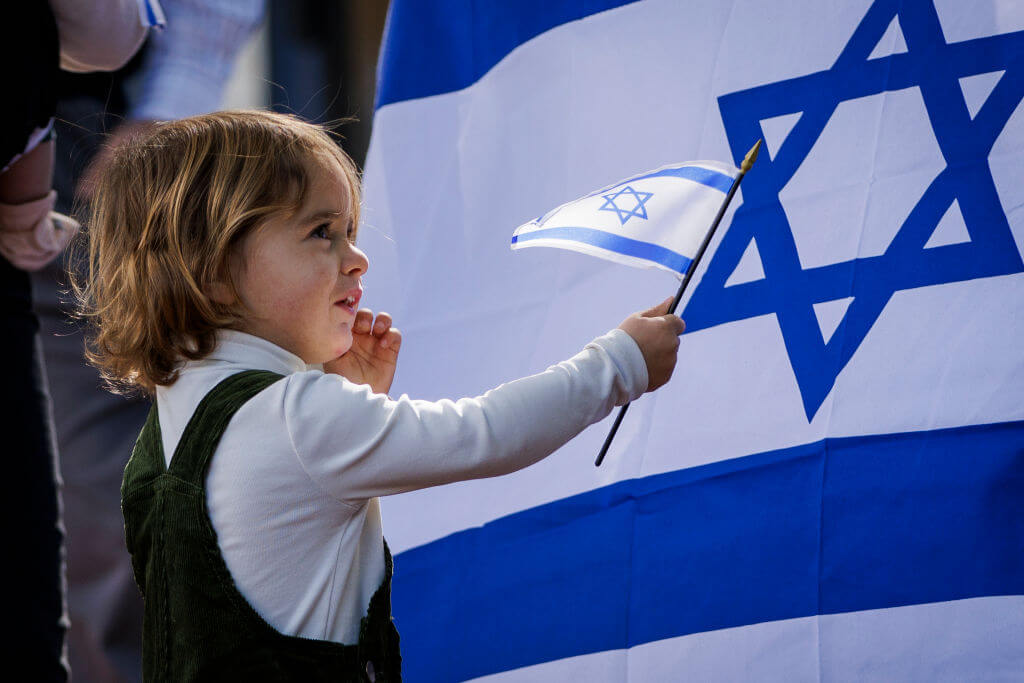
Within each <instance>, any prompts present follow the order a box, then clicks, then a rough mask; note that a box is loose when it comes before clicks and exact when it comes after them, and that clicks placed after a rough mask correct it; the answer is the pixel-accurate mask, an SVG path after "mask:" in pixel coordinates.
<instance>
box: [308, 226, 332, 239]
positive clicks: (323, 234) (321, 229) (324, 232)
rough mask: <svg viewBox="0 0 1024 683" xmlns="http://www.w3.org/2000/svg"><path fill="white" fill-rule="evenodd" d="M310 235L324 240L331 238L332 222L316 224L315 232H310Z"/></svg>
mask: <svg viewBox="0 0 1024 683" xmlns="http://www.w3.org/2000/svg"><path fill="white" fill-rule="evenodd" d="M309 236H310V237H317V238H319V239H324V240H329V239H331V224H330V223H324V224H322V225H318V226H316V228H314V229H313V232H311V233H309Z"/></svg>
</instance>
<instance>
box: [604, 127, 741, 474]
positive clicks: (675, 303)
mask: <svg viewBox="0 0 1024 683" xmlns="http://www.w3.org/2000/svg"><path fill="white" fill-rule="evenodd" d="M760 149H761V141H760V140H758V141H757V142H755V143H754V146H753V147H751V148H750V151H749V152H747V156H745V157H744V158H743V163H742V164H740V172H739V174H738V175H737V176H736V179H735V180H733V181H732V187H730V188H729V192H728V193H727V194H726V195H725V199H723V200H722V206H721V207H719V209H718V215H717V216H715V220H714V221H713V222H712V223H711V229H710V230H708V234H707V235H705V236H704V241H703V242H701V245H700V249H698V250H697V255H696V256H695V257H694V259H693V261H692V262H691V263H690V267H689V268H687V269H686V275H685V276H683V282H682V284H680V285H679V291H677V292H676V298H675V299H673V300H672V305H671V306H670V307H669V309H668V312H669V313H675V312H676V307H677V306H679V302H680V301H681V300H682V298H683V293H684V292H685V291H686V285H688V284H690V278H692V277H693V272H694V271H695V270H697V264H698V263H700V259H701V257H702V256H704V252H705V251H706V250H707V248H708V244H709V243H710V242H711V238H712V237H713V236H714V234H715V230H716V229H717V228H718V224H719V223H721V222H722V216H724V215H725V210H726V209H728V208H729V202H731V201H732V196H733V195H734V194H736V189H737V188H739V186H740V181H741V180H743V176H745V175H747V171H749V170H750V167H751V166H753V165H754V162H755V161H757V152H758V150H760ZM627 410H629V404H628V403H627V404H626V405H624V406H622V407H621V408H619V414H618V415H617V416H616V417H615V422H614V423H613V424H612V428H611V429H610V430H609V431H608V438H606V439H605V440H604V445H603V446H601V452H600V453H599V454H598V455H597V460H595V461H594V467H600V466H601V462H603V461H604V456H605V455H606V454H607V453H608V447H609V446H611V445H612V439H614V438H615V432H617V431H619V425H620V424H622V418H623V417H624V416H625V415H626V411H627Z"/></svg>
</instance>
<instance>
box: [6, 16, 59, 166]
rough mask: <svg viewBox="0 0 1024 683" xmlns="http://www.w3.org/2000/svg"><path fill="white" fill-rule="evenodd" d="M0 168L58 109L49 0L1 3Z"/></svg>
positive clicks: (55, 52)
mask: <svg viewBox="0 0 1024 683" xmlns="http://www.w3.org/2000/svg"><path fill="white" fill-rule="evenodd" d="M0 64H3V65H4V66H5V67H6V68H5V69H4V98H3V106H2V107H0V168H4V167H6V166H7V165H8V164H10V162H11V159H13V158H14V157H15V156H16V155H18V154H21V153H22V152H24V151H25V144H26V143H27V142H28V138H29V135H30V134H31V133H32V131H33V130H35V129H36V128H44V127H46V126H47V125H48V124H49V122H50V119H51V118H52V117H53V113H54V111H55V110H56V109H57V78H58V73H59V72H60V42H59V40H58V38H57V22H56V20H55V19H54V18H53V12H52V11H51V10H50V4H49V3H48V2H41V1H40V0H33V1H32V2H4V3H0Z"/></svg>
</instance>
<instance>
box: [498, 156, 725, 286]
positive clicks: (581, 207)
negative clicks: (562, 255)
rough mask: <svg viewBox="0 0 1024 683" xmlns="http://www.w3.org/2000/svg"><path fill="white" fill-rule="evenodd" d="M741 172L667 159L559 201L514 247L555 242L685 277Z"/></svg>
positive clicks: (523, 230)
mask: <svg viewBox="0 0 1024 683" xmlns="http://www.w3.org/2000/svg"><path fill="white" fill-rule="evenodd" d="M738 175H739V169H738V168H736V167H735V166H731V165H729V164H721V163H718V162H714V161H691V162H689V163H685V164H667V165H665V166H662V167H660V168H656V169H654V170H653V171H648V172H647V173H641V174H639V175H636V176H633V177H631V178H626V179H625V180H620V181H619V182H617V183H613V184H612V185H609V186H608V187H605V188H602V189H600V190H597V191H596V192H591V193H590V194H587V195H585V196H583V197H580V198H579V199H576V200H573V201H571V202H567V203H565V204H562V205H561V206H559V207H557V208H555V209H552V210H551V211H548V212H547V213H546V214H544V215H543V216H541V217H540V218H536V219H534V220H532V221H530V222H529V223H525V224H523V225H520V226H519V227H518V228H516V231H515V232H514V233H512V248H513V249H523V248H525V247H555V248H557V249H569V250H570V251H578V252H580V253H582V254H590V255H592V256H598V257H600V258H604V259H607V260H609V261H615V262H616V263H622V264H625V265H628V266H635V267H639V268H662V269H664V270H667V271H669V272H670V273H674V274H676V275H678V276H682V275H684V274H685V273H686V271H687V269H688V268H689V267H690V264H691V263H693V260H694V259H695V258H696V257H697V252H698V251H699V250H700V245H701V244H702V243H703V242H704V239H705V237H706V236H707V233H708V230H709V229H710V228H711V224H712V223H713V222H714V219H715V216H716V215H717V214H718V212H719V211H720V210H721V207H722V203H723V202H724V200H725V198H726V196H727V195H728V193H729V189H730V188H731V187H732V185H733V182H734V181H735V180H736V177H737V176H738Z"/></svg>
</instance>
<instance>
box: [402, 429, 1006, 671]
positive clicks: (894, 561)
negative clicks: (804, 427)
mask: <svg viewBox="0 0 1024 683" xmlns="http://www.w3.org/2000/svg"><path fill="white" fill-rule="evenodd" d="M680 448H681V449H683V448H686V446H685V442H683V441H681V443H680ZM621 457H629V456H628V455H622V456H621ZM1022 548H1024V422H1012V423H1004V424H996V425H984V426H977V427H965V428H958V429H947V430H939V431H931V432H912V433H904V434H889V435H881V436H869V437H855V438H841V439H828V440H826V441H821V442H817V443H814V444H808V445H804V446H799V447H795V448H787V449H782V450H777V451H771V452H767V453H761V454H757V455H752V456H748V457H745V458H738V459H735V460H729V461H725V462H719V463H714V464H711V465H707V466H703V467H696V468H692V469H686V470H682V471H678V472H671V473H667V474H660V475H656V476H651V477H646V478H643V479H634V480H629V481H624V482H619V483H617V484H614V485H611V486H608V487H605V488H601V489H598V490H595V491H590V492H587V493H583V494H580V495H577V496H573V497H571V498H566V499H563V500H559V501H556V502H553V503H550V504H547V505H542V506H539V507H536V508H533V509H530V510H526V511H523V512H520V513H517V514H514V515H510V516H508V517H505V518H502V519H500V520H497V521H494V522H491V523H489V524H486V525H484V526H483V527H480V528H474V529H468V530H465V531H462V532H459V533H456V534H453V535H451V536H448V537H446V538H443V539H440V540H438V541H435V542H433V543H429V544H427V545H424V546H421V547H418V548H414V549H412V550H408V551H406V552H404V553H401V554H399V555H398V557H397V558H396V561H395V583H394V612H395V622H396V624H397V626H398V628H399V630H400V632H401V634H402V655H403V660H404V662H403V668H404V669H405V671H406V672H407V675H408V678H409V680H416V681H451V680H464V679H467V678H472V677H475V676H482V675H485V674H489V673H495V672H499V671H506V670H509V669H513V668H516V667H521V666H527V665H531V664H537V663H540V662H544V661H551V660H556V659H562V658H565V657H570V656H574V655H582V654H587V653H592V652H599V651H605V650H611V649H617V648H626V647H632V646H635V645H639V644H641V643H646V642H651V641H655V640H660V639H663V638H669V637H673V636H681V635H685V634H689V633H697V632H703V631H709V630H713V629H721V628H728V627H733V626H742V625H745V624H754V623H760V622H765V621H772V620H778V619H788V618H795V617H805V616H810V615H815V614H833V613H840V612H850V611H855V610H867V609H876V608H885V607H898V606H904V605H912V604H922V603H929V602H940V601H947V600H957V599H963V598H972V597H979V596H990V595H1020V594H1024V552H1022V550H1021V549H1022Z"/></svg>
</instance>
